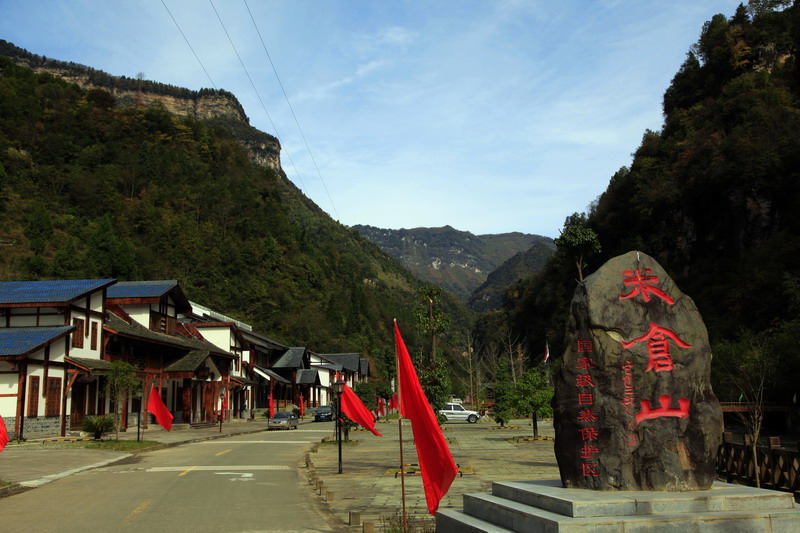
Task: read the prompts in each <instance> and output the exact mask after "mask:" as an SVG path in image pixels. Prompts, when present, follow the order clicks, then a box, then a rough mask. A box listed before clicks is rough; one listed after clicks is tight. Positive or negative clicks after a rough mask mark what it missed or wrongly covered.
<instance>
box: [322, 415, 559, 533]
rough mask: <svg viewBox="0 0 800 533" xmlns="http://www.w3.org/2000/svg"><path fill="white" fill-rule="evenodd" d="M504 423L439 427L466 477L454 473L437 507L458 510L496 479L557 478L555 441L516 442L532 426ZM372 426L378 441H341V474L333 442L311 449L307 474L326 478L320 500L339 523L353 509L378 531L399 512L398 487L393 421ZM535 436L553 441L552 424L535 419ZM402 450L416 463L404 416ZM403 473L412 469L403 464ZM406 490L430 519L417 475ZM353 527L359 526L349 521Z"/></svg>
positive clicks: (363, 437) (416, 510)
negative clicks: (504, 425) (465, 499)
mask: <svg viewBox="0 0 800 533" xmlns="http://www.w3.org/2000/svg"><path fill="white" fill-rule="evenodd" d="M509 426H512V427H510V428H508V429H502V430H501V429H494V428H496V425H495V424H494V423H490V422H489V421H481V422H478V423H477V424H469V423H466V422H451V423H447V424H445V425H444V435H445V437H446V438H447V439H448V441H449V446H450V450H451V453H452V454H453V459H454V460H455V462H456V463H457V464H458V465H459V467H460V469H461V471H462V472H463V476H459V477H456V479H455V481H454V482H453V485H452V486H451V488H450V490H449V492H448V493H447V494H446V495H445V497H444V498H443V499H442V501H441V503H440V506H439V508H440V509H461V508H463V498H462V497H463V495H464V494H467V493H474V492H488V491H489V490H490V488H491V484H492V482H493V481H503V480H505V481H511V480H534V479H557V478H558V477H559V473H558V465H557V463H556V459H555V454H554V451H553V441H552V440H540V441H520V442H516V439H517V438H522V437H531V436H532V431H531V423H530V421H529V420H513V421H512V422H511V423H510V424H509ZM376 428H377V430H378V431H379V432H380V433H381V434H383V438H380V437H376V436H374V435H372V434H371V433H369V432H362V431H358V432H351V433H350V438H351V439H355V440H358V441H359V442H358V444H357V445H347V444H344V445H343V446H342V474H339V473H338V466H339V465H338V447H337V445H336V443H329V444H323V445H320V446H318V447H317V451H316V452H313V453H310V454H309V459H310V462H311V465H312V466H310V467H309V468H308V469H307V470H306V475H307V476H308V477H309V479H310V483H311V482H312V481H316V480H321V481H322V482H323V493H322V494H320V495H318V496H317V497H318V498H319V499H320V501H321V502H322V503H323V505H327V506H328V507H329V508H330V510H331V511H332V512H333V513H334V514H335V515H336V516H337V517H338V518H339V520H340V521H341V522H342V523H344V524H348V521H349V517H350V513H351V512H357V513H359V514H360V518H361V520H362V521H371V522H372V523H373V524H374V527H375V530H376V531H379V530H380V525H381V523H382V522H385V521H386V520H387V518H391V517H396V516H398V515H399V513H401V511H402V497H401V494H402V491H401V479H400V476H397V477H395V473H396V472H397V471H398V470H399V464H400V444H399V426H398V422H397V420H393V421H390V422H387V423H378V424H377V426H376ZM539 434H540V436H549V437H551V438H552V436H553V430H552V425H551V423H550V422H540V423H539ZM403 454H404V461H405V463H407V464H409V463H417V462H418V461H417V455H416V450H415V447H414V444H413V434H412V430H411V425H410V422H408V421H406V422H405V424H404V425H403ZM406 470H417V468H416V467H414V466H408V467H407V468H406ZM329 490H330V491H333V497H332V498H330V499H328V498H326V497H325V494H326V493H327V491H329ZM405 491H406V511H407V513H408V514H409V515H417V519H421V520H428V517H430V515H429V514H428V510H427V504H426V501H425V493H424V490H423V488H422V479H421V477H420V476H419V475H418V474H411V475H406V477H405ZM326 500H330V501H326ZM430 520H432V517H431V518H430ZM352 530H353V531H360V530H361V529H360V528H357V527H355V526H353V527H352Z"/></svg>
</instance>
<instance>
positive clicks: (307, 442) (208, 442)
mask: <svg viewBox="0 0 800 533" xmlns="http://www.w3.org/2000/svg"><path fill="white" fill-rule="evenodd" d="M312 442H316V441H313V440H222V439H220V440H219V441H216V440H204V441H201V442H193V443H192V444H193V445H194V444H217V445H220V444H222V445H224V446H228V445H230V444H311V443H312Z"/></svg>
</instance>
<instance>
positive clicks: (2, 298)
mask: <svg viewBox="0 0 800 533" xmlns="http://www.w3.org/2000/svg"><path fill="white" fill-rule="evenodd" d="M115 282H116V280H114V279H73V280H59V281H6V282H2V283H0V305H4V304H5V305H13V304H36V303H49V304H67V303H69V302H72V301H74V300H76V299H78V298H80V297H81V296H85V295H87V294H88V293H91V292H94V291H97V290H100V289H103V288H104V287H107V286H109V285H111V284H113V283H115Z"/></svg>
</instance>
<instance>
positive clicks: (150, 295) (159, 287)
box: [107, 279, 192, 313]
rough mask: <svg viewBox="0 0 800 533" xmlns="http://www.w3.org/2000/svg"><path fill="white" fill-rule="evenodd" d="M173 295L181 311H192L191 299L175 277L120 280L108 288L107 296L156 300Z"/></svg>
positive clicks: (113, 298) (123, 298)
mask: <svg viewBox="0 0 800 533" xmlns="http://www.w3.org/2000/svg"><path fill="white" fill-rule="evenodd" d="M167 294H169V295H171V296H172V301H173V302H174V303H175V307H176V308H177V309H178V312H179V313H186V312H189V311H191V309H192V306H191V304H190V303H189V299H188V298H187V297H186V295H185V294H184V293H183V289H181V286H180V285H178V282H177V281H175V280H174V279H162V280H152V281H120V282H118V283H117V284H116V285H112V286H111V287H109V289H108V293H107V296H108V298H109V299H112V300H137V299H140V300H155V299H156V298H161V297H162V296H165V295H167Z"/></svg>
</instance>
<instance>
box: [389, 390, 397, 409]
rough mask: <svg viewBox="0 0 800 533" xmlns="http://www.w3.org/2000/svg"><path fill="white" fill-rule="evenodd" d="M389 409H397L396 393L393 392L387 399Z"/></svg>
mask: <svg viewBox="0 0 800 533" xmlns="http://www.w3.org/2000/svg"><path fill="white" fill-rule="evenodd" d="M389 410H390V411H392V410H394V411H397V393H396V392H395V393H394V394H392V398H391V399H390V400H389Z"/></svg>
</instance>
